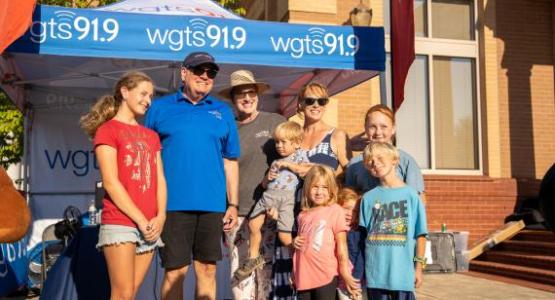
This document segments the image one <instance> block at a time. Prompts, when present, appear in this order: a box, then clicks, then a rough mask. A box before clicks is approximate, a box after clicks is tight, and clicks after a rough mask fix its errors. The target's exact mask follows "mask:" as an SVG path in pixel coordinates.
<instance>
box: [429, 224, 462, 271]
mask: <svg viewBox="0 0 555 300" xmlns="http://www.w3.org/2000/svg"><path fill="white" fill-rule="evenodd" d="M428 240H429V241H430V243H429V244H431V249H430V250H431V252H432V260H431V261H428V264H427V266H426V269H424V271H426V272H443V273H452V272H455V271H456V270H457V264H456V262H455V236H454V235H453V234H452V233H450V232H432V233H430V234H428Z"/></svg>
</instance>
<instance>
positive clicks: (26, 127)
mask: <svg viewBox="0 0 555 300" xmlns="http://www.w3.org/2000/svg"><path fill="white" fill-rule="evenodd" d="M30 116H31V109H25V111H24V112H23V159H22V160H23V161H22V163H21V166H22V168H23V172H22V174H23V182H22V185H21V187H22V189H23V191H25V198H26V200H27V205H28V204H29V200H30V196H29V192H30V191H29V151H30V135H31V124H30V122H31V117H30Z"/></svg>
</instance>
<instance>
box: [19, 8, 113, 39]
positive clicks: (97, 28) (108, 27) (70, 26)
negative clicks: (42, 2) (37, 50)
mask: <svg viewBox="0 0 555 300" xmlns="http://www.w3.org/2000/svg"><path fill="white" fill-rule="evenodd" d="M118 32H119V24H118V22H117V21H116V20H115V19H112V18H106V19H99V18H93V19H89V18H87V17H85V16H77V15H76V14H75V13H74V12H72V11H69V10H58V11H55V12H54V16H53V17H52V18H50V20H40V21H34V22H33V23H32V26H31V29H30V30H29V33H30V35H31V41H32V42H34V43H38V44H42V43H44V42H45V41H46V40H48V39H53V40H55V39H60V40H71V39H77V40H84V39H92V40H93V41H95V42H102V43H103V42H111V41H113V40H114V39H115V38H116V37H117V36H118Z"/></svg>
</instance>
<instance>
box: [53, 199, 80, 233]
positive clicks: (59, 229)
mask: <svg viewBox="0 0 555 300" xmlns="http://www.w3.org/2000/svg"><path fill="white" fill-rule="evenodd" d="M82 225H83V223H82V222H81V212H80V211H79V209H78V208H77V207H75V206H68V207H67V208H66V209H65V210H64V219H63V220H61V221H60V222H58V223H56V225H54V235H55V236H56V238H58V239H60V240H68V239H70V238H72V237H74V236H75V235H76V234H77V232H78V231H79V228H81V226H82Z"/></svg>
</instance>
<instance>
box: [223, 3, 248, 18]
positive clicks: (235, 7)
mask: <svg viewBox="0 0 555 300" xmlns="http://www.w3.org/2000/svg"><path fill="white" fill-rule="evenodd" d="M218 3H220V5H221V6H223V7H225V8H227V9H229V10H231V11H233V12H234V13H236V14H238V15H240V16H244V15H246V14H247V10H246V9H245V8H244V7H243V6H242V5H241V0H218Z"/></svg>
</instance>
